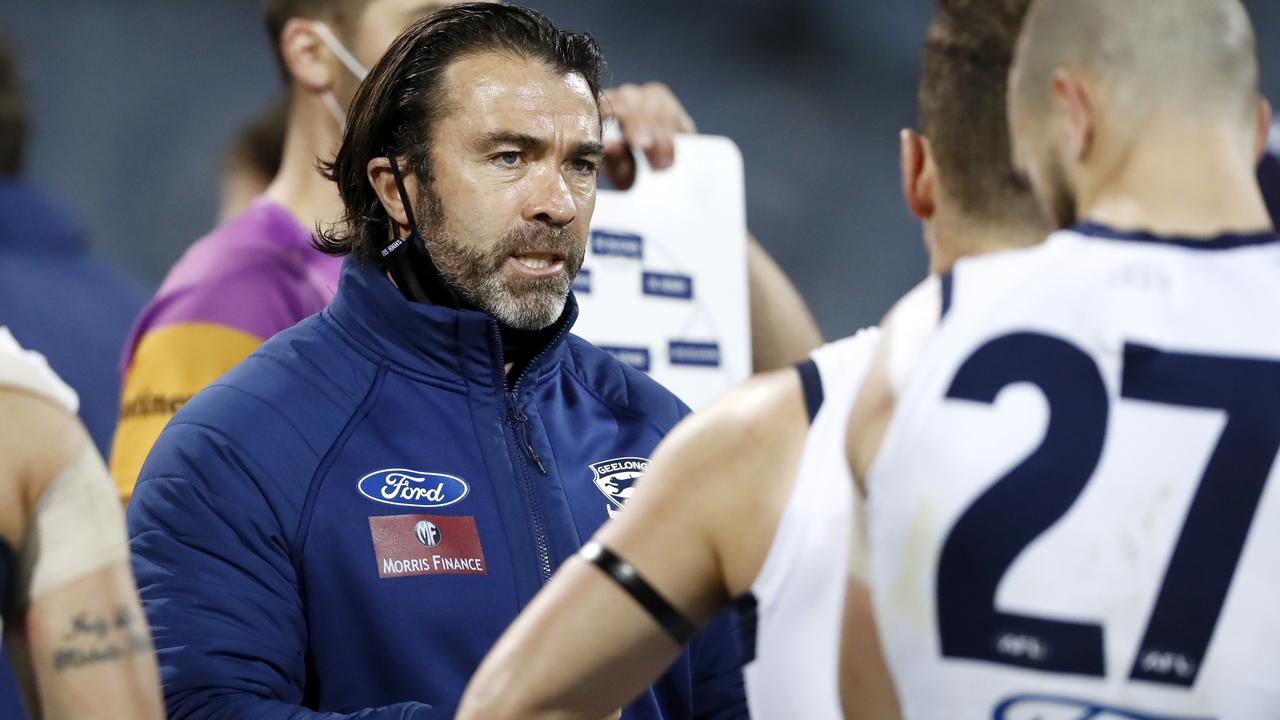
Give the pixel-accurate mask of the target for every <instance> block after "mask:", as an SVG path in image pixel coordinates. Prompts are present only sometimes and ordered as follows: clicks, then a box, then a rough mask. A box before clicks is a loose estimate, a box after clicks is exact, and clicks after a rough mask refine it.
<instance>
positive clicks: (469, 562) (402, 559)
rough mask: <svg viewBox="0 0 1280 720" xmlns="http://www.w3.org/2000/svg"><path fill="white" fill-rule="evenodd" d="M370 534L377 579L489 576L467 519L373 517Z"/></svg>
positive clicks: (476, 533)
mask: <svg viewBox="0 0 1280 720" xmlns="http://www.w3.org/2000/svg"><path fill="white" fill-rule="evenodd" d="M369 531H370V532H371V533H372V534H373V554H374V559H375V560H376V561H377V565H378V577H380V578H394V577H411V576H414V575H488V574H489V570H488V568H487V567H486V566H485V564H484V549H483V548H482V547H481V546H480V532H479V530H477V529H476V519H475V518H474V517H472V516H470V515H465V516H460V517H442V516H438V515H375V516H372V517H370V518H369Z"/></svg>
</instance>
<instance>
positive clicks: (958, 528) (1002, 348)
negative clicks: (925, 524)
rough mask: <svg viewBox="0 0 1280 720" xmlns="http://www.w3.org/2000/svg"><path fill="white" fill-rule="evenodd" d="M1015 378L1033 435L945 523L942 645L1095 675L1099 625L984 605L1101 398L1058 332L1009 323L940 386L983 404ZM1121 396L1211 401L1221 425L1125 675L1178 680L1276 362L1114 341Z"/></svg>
mask: <svg viewBox="0 0 1280 720" xmlns="http://www.w3.org/2000/svg"><path fill="white" fill-rule="evenodd" d="M1016 383H1030V384H1032V385H1034V386H1036V387H1037V388H1038V389H1039V390H1040V392H1041V393H1042V394H1043V395H1044V398H1045V400H1046V401H1047V403H1048V406H1049V422H1048V427H1047V429H1046V430H1045V434H1044V438H1043V440H1042V441H1041V443H1040V446H1039V447H1037V448H1036V450H1035V451H1034V452H1032V453H1031V454H1030V455H1029V456H1028V457H1027V458H1026V459H1025V460H1023V461H1022V462H1021V463H1020V464H1019V465H1018V466H1017V467H1015V468H1014V469H1013V470H1011V471H1010V472H1009V473H1007V474H1006V475H1004V476H1003V477H1001V478H1000V479H998V480H996V481H995V483H993V484H992V485H991V486H990V487H989V488H988V489H987V490H986V492H984V493H983V494H982V495H981V496H979V497H978V499H977V500H976V501H975V502H974V503H973V505H971V506H970V507H969V508H968V509H967V510H966V511H965V512H964V513H963V514H962V515H961V516H960V519H959V520H957V521H956V524H955V525H954V526H953V527H952V529H951V532H950V533H949V534H948V535H947V538H946V541H945V542H944V543H943V548H942V555H941V557H940V559H939V563H938V575H937V590H936V592H937V610H938V630H939V633H940V636H941V638H940V640H941V647H942V654H943V656H945V657H954V658H967V659H973V660H984V661H988V662H994V663H1000V664H1005V665H1016V666H1019V667H1026V668H1030V669H1035V670H1039V671H1044V672H1060V673H1074V674H1080V675H1093V676H1104V675H1105V674H1106V663H1105V657H1106V654H1105V651H1104V645H1103V632H1104V628H1103V627H1102V626H1101V625H1099V624H1096V623H1079V622H1069V621H1065V620H1056V619H1052V618H1046V617H1036V616H1031V615H1021V614H1016V613H1008V612H1002V611H999V610H996V609H995V597H996V589H997V587H998V585H999V583H1000V580H1001V578H1003V577H1004V575H1005V573H1006V572H1007V571H1008V569H1009V567H1010V566H1011V565H1012V564H1013V562H1014V560H1016V559H1017V557H1018V556H1019V555H1020V554H1022V552H1023V550H1025V549H1026V547H1027V546H1028V545H1030V544H1031V542H1033V541H1034V540H1035V539H1036V538H1038V537H1039V536H1040V535H1041V534H1043V533H1044V532H1045V531H1046V530H1048V529H1049V527H1050V526H1052V525H1053V524H1054V523H1056V522H1057V521H1058V520H1060V519H1061V518H1062V516H1063V515H1065V514H1066V513H1067V512H1068V511H1069V510H1070V509H1071V506H1072V505H1074V504H1075V501H1076V499H1077V498H1078V497H1079V496H1080V493H1081V492H1082V491H1083V490H1084V488H1085V486H1086V485H1087V484H1088V482H1089V479H1090V478H1091V477H1092V475H1093V473H1094V470H1096V469H1097V465H1098V461H1099V459H1100V457H1101V455H1102V447H1103V444H1104V441H1105V439H1106V434H1107V419H1108V414H1109V408H1110V404H1109V402H1108V398H1107V389H1106V384H1105V383H1104V382H1103V379H1102V375H1101V373H1100V372H1099V370H1098V367H1097V364H1096V363H1095V362H1094V360H1093V358H1091V357H1090V356H1089V355H1088V354H1087V353H1086V352H1084V351H1083V350H1081V349H1080V348H1078V347H1076V346H1075V345H1072V344H1071V343H1069V342H1067V341H1066V340H1062V339H1060V338H1055V337H1051V336H1048V335H1041V334H1037V333H1015V334H1012V335H1005V336H1003V337H1000V338H997V339H995V340H992V341H991V342H989V343H987V344H985V345H983V346H982V347H981V348H979V349H978V350H977V351H976V352H975V353H974V354H973V355H971V356H970V357H969V359H968V360H966V361H965V362H964V364H963V365H962V366H961V367H960V370H959V371H958V372H957V373H956V376H955V378H954V379H953V380H952V383H951V387H950V389H948V391H947V397H948V398H952V399H957V400H969V401H974V402H982V403H987V404H990V403H993V402H994V401H995V398H996V396H997V395H999V393H1000V392H1001V391H1002V390H1003V389H1004V388H1006V387H1008V386H1010V385H1013V384H1016ZM1120 396H1121V398H1125V399H1131V400H1137V401H1143V402H1149V403H1159V404H1164V405H1173V406H1179V407H1190V408H1201V409H1210V410H1220V411H1224V412H1225V414H1226V417H1227V422H1226V425H1225V427H1224V429H1223V431H1222V434H1221V436H1220V437H1219V438H1218V443H1217V446H1216V447H1215V448H1214V451H1213V454H1212V455H1211V456H1210V458H1209V461H1208V463H1207V465H1206V466H1205V470H1204V474H1203V476H1202V477H1201V479H1200V483H1199V486H1198V487H1197V489H1196V491H1195V495H1194V496H1193V498H1192V501H1191V506H1190V510H1189V511H1188V513H1187V516H1186V518H1185V520H1184V522H1183V524H1182V529H1181V532H1180V533H1179V536H1178V540H1177V543H1176V545H1175V546H1174V549H1173V553H1172V555H1171V557H1170V560H1169V564H1168V567H1167V568H1166V570H1165V575H1164V580H1163V582H1162V583H1161V586H1160V590H1159V592H1158V593H1157V596H1156V603H1155V607H1154V609H1153V610H1152V613H1151V617H1150V619H1149V620H1148V622H1147V626H1146V631H1145V632H1144V634H1143V638H1142V642H1141V645H1140V646H1139V648H1138V650H1137V653H1136V654H1135V657H1134V661H1133V666H1132V668H1131V670H1130V672H1129V677H1130V678H1131V679H1134V680H1146V681H1151V682H1157V683H1165V684H1170V685H1179V686H1184V687H1190V686H1191V685H1192V684H1194V682H1195V678H1196V674H1197V673H1198V672H1199V669H1200V664H1201V661H1202V659H1203V658H1204V654H1205V651H1206V649H1207V648H1208V646H1209V640H1210V638H1211V637H1212V636H1213V630H1214V627H1215V626H1216V625H1217V621H1218V615H1219V613H1220V612H1221V609H1222V605H1223V603H1224V601H1225V600H1226V595H1227V590H1228V588H1229V587H1230V585H1231V579H1232V576H1233V575H1234V574H1235V569H1236V564H1237V562H1238V560H1239V557H1240V553H1241V551H1242V550H1243V548H1244V543H1245V539H1246V538H1247V537H1248V534H1249V527H1250V525H1251V524H1252V522H1253V516H1254V511H1255V509H1256V508H1257V505H1258V501H1259V499H1260V498H1261V495H1262V491H1263V488H1264V486H1265V484H1266V480H1267V476H1268V475H1269V474H1270V472H1271V466H1272V463H1273V462H1274V461H1275V457H1276V454H1277V452H1280V412H1278V410H1277V407H1276V405H1275V403H1276V400H1277V398H1280V362H1275V361H1268V360H1257V359H1245V358H1232V357H1224V356H1213V355H1193V354H1185V353H1173V352H1163V351H1160V350H1157V349H1154V348H1150V347H1145V346H1141V345H1135V344H1128V345H1126V346H1125V354H1124V367H1123V370H1122V378H1121V387H1120Z"/></svg>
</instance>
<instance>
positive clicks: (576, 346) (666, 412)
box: [562, 334, 689, 432]
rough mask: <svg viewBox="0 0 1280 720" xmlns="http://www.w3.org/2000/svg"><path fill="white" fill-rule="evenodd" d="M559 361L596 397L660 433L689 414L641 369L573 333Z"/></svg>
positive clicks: (668, 392)
mask: <svg viewBox="0 0 1280 720" xmlns="http://www.w3.org/2000/svg"><path fill="white" fill-rule="evenodd" d="M565 345H566V348H565V349H566V353H565V354H566V358H565V362H564V363H562V365H563V366H564V368H565V369H566V371H567V372H568V373H570V374H571V375H572V376H573V377H575V378H576V379H577V380H578V381H579V382H580V383H581V384H582V385H583V386H584V387H585V388H587V389H588V391H589V392H590V393H591V394H592V395H594V396H595V397H596V399H597V400H599V401H600V402H602V403H604V404H605V405H607V406H609V407H611V408H613V409H616V410H621V411H623V412H626V413H629V414H634V415H643V416H646V417H647V418H648V419H649V421H651V422H653V423H654V424H655V425H657V426H659V427H660V428H661V429H662V430H663V431H664V432H665V431H666V430H670V429H671V428H672V427H674V426H675V424H676V423H678V422H680V419H681V418H683V417H684V416H685V415H687V414H689V408H688V406H686V405H685V404H684V403H683V402H682V401H681V400H680V398H678V397H676V395H675V393H673V392H671V391H670V390H668V389H667V388H665V387H663V386H662V384H661V383H659V382H658V381H656V380H654V379H653V378H652V377H649V375H648V374H647V373H645V372H642V371H640V370H637V369H636V368H634V367H632V366H630V365H628V364H626V363H625V362H622V361H621V360H619V359H618V358H616V357H614V356H613V355H611V354H610V353H609V352H607V351H605V350H602V349H600V348H598V347H596V346H595V345H593V344H592V343H591V342H589V341H587V340H584V339H582V338H580V337H578V336H577V335H572V334H571V335H569V337H568V338H567V339H566V343H565Z"/></svg>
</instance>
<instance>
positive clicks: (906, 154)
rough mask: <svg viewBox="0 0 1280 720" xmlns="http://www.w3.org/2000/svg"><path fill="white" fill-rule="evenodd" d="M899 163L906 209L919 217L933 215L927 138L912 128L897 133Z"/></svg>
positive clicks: (931, 173)
mask: <svg viewBox="0 0 1280 720" xmlns="http://www.w3.org/2000/svg"><path fill="white" fill-rule="evenodd" d="M898 140H899V144H900V150H899V160H900V162H901V164H902V199H903V200H905V201H906V203H907V210H910V211H911V214H912V215H915V216H916V217H917V218H919V219H920V220H929V219H932V218H933V213H934V209H935V206H934V199H933V197H934V184H935V183H934V181H935V178H934V164H933V154H932V152H931V150H930V149H929V141H928V140H926V139H925V138H924V137H923V136H921V135H920V134H919V133H917V132H915V131H914V130H903V131H902V132H901V133H899V134H898Z"/></svg>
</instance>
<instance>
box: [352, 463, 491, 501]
mask: <svg viewBox="0 0 1280 720" xmlns="http://www.w3.org/2000/svg"><path fill="white" fill-rule="evenodd" d="M356 489H357V490H359V491H360V494H361V495H363V496H365V497H367V498H369V499H370V500H373V501H374V502H380V503H386V504H387V505H401V506H403V507H417V508H438V507H444V506H446V505H452V504H454V503H456V502H458V501H459V500H461V499H462V498H464V497H466V496H467V493H469V492H470V491H471V488H470V487H468V486H467V482H466V481H465V480H463V479H462V478H459V477H454V476H452V475H445V474H443V473H430V472H422V471H420V470H408V469H406V468H388V469H386V470H377V471H375V472H371V473H369V474H368V475H365V476H364V477H362V478H360V480H359V481H357V482H356Z"/></svg>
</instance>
